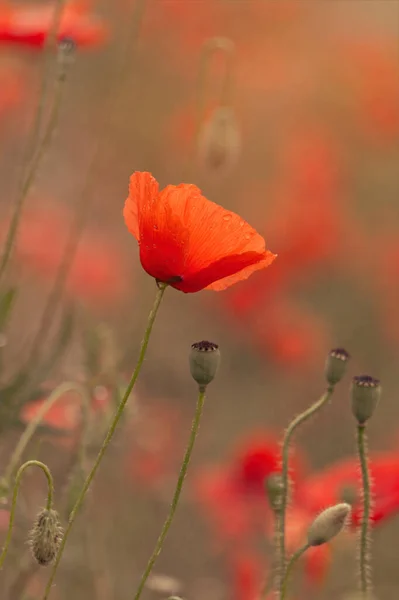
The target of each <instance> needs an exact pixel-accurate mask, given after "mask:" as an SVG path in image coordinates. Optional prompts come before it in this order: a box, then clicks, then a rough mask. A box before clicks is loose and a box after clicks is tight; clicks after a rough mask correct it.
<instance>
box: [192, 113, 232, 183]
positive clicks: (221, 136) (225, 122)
mask: <svg viewBox="0 0 399 600" xmlns="http://www.w3.org/2000/svg"><path fill="white" fill-rule="evenodd" d="M240 146H241V140H240V133H239V128H238V124H237V120H236V117H235V114H234V111H233V109H232V108H231V107H229V106H220V107H219V108H216V109H215V110H214V112H213V113H212V115H211V117H210V118H209V119H208V120H207V121H205V123H204V124H203V126H202V128H201V130H200V132H199V136H198V157H199V160H200V163H201V164H202V166H203V167H204V168H205V169H206V170H209V171H211V172H212V171H213V172H215V171H220V170H222V169H223V170H226V169H229V168H231V167H233V166H234V165H235V163H236V161H237V159H238V156H239V152H240Z"/></svg>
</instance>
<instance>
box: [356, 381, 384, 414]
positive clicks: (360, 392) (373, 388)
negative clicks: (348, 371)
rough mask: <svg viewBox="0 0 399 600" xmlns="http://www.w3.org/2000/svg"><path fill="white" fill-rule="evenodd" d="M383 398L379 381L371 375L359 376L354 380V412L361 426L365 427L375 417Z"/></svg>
mask: <svg viewBox="0 0 399 600" xmlns="http://www.w3.org/2000/svg"><path fill="white" fill-rule="evenodd" d="M380 396H381V386H380V382H379V380H378V379H374V377H370V375H359V376H357V377H354V378H353V380H352V388H351V399H352V412H353V414H354V416H355V418H356V419H357V422H358V423H359V425H364V423H365V422H366V421H368V420H369V419H370V417H372V416H373V413H374V411H375V409H376V407H377V404H378V401H379V399H380Z"/></svg>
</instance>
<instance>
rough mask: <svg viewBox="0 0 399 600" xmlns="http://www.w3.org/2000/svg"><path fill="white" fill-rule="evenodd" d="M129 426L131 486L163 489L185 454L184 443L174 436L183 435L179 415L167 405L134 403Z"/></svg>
mask: <svg viewBox="0 0 399 600" xmlns="http://www.w3.org/2000/svg"><path fill="white" fill-rule="evenodd" d="M135 408H136V411H135V413H134V415H133V418H132V419H131V421H130V423H129V433H128V437H129V451H128V453H127V455H126V469H127V471H128V473H129V479H130V480H132V481H133V483H134V485H137V484H139V485H143V486H145V487H146V488H151V489H162V488H163V486H164V485H165V482H166V481H167V480H168V478H169V477H171V476H172V475H173V476H174V474H175V471H176V468H177V465H178V464H179V462H180V460H181V455H182V453H183V451H184V439H183V438H182V437H180V436H177V435H176V432H179V431H184V426H185V423H184V422H183V418H182V415H181V413H180V411H178V410H177V409H176V408H175V407H173V406H171V405H170V403H163V402H161V401H159V400H150V399H146V403H140V402H139V401H137V402H136V406H135Z"/></svg>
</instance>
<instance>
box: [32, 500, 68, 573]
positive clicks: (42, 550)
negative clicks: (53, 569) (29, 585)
mask: <svg viewBox="0 0 399 600" xmlns="http://www.w3.org/2000/svg"><path fill="white" fill-rule="evenodd" d="M62 536H63V530H62V527H61V524H60V519H59V516H58V513H57V511H55V510H48V509H43V510H42V511H41V512H40V513H39V514H38V515H37V517H36V520H35V523H34V525H33V528H32V530H31V532H30V534H29V544H30V547H31V550H32V554H33V556H34V558H35V560H36V561H37V562H38V563H39V565H42V566H47V565H49V564H50V563H52V562H53V560H54V559H55V557H56V554H57V552H58V549H59V547H60V544H61V540H62Z"/></svg>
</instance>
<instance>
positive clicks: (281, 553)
mask: <svg viewBox="0 0 399 600" xmlns="http://www.w3.org/2000/svg"><path fill="white" fill-rule="evenodd" d="M333 391H334V386H332V385H329V386H328V387H327V389H326V391H325V392H324V394H323V395H322V396H321V398H319V400H317V402H315V403H314V404H312V405H311V406H310V407H309V408H308V409H307V410H305V411H304V412H303V413H301V414H299V415H298V416H297V417H295V419H294V420H293V421H292V422H291V423H290V425H289V426H288V429H287V430H286V432H285V435H284V440H283V449H282V489H281V505H280V508H279V511H278V513H277V514H278V522H277V534H278V540H277V546H278V547H277V551H278V557H279V560H278V573H277V575H278V581H277V589H280V600H282V588H281V586H282V581H283V579H284V575H285V567H286V550H285V519H286V511H287V499H288V461H289V449H290V442H291V438H292V436H293V434H294V433H295V431H296V429H297V428H298V427H299V426H300V425H302V423H304V422H305V421H307V420H308V419H310V417H312V416H313V415H314V414H315V413H316V412H317V411H318V410H320V409H321V408H322V407H323V406H324V405H325V404H326V403H327V402H328V400H329V399H330V397H331V395H332V393H333Z"/></svg>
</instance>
